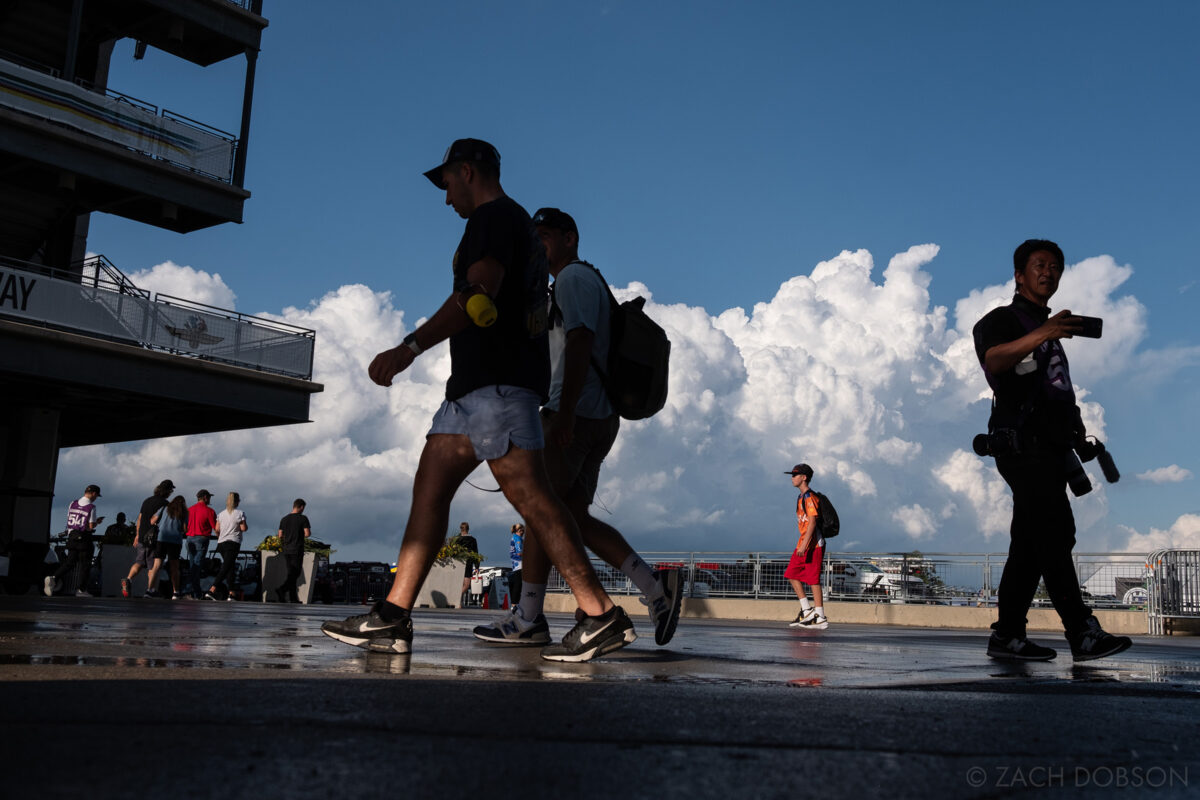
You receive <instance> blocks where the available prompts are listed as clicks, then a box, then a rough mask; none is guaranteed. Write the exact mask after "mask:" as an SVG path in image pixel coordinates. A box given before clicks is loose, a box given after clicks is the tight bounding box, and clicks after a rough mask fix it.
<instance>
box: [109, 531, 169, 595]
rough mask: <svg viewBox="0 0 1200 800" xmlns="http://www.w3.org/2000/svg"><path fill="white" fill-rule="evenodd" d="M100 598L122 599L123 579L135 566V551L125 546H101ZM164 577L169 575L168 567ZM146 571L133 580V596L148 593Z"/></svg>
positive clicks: (164, 569) (164, 571) (163, 572)
mask: <svg viewBox="0 0 1200 800" xmlns="http://www.w3.org/2000/svg"><path fill="white" fill-rule="evenodd" d="M100 547H102V548H103V549H102V550H101V551H100V596H101V597H120V596H121V579H122V578H124V577H125V576H126V575H128V574H129V568H130V567H132V566H133V554H134V549H133V548H132V547H130V546H127V545H123V544H106V545H100ZM161 574H163V575H166V574H167V569H166V567H164V568H163V570H162V573H161ZM146 577H147V575H146V570H144V569H143V570H142V571H141V572H139V573H138V574H137V575H136V576H134V579H133V596H134V597H141V596H142V595H144V594H145V593H146Z"/></svg>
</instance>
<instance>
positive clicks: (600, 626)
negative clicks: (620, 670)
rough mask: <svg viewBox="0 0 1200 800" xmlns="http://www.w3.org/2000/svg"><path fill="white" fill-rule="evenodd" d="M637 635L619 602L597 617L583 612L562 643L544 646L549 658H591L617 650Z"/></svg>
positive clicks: (571, 659)
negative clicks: (618, 604) (584, 614)
mask: <svg viewBox="0 0 1200 800" xmlns="http://www.w3.org/2000/svg"><path fill="white" fill-rule="evenodd" d="M636 638H637V633H636V632H634V630H633V623H632V622H630V621H629V615H627V614H626V613H625V610H624V609H623V608H621V607H620V606H613V607H612V609H610V610H609V612H608V613H607V614H601V615H600V616H598V617H588V616H584V617H583V619H581V620H579V622H578V623H576V625H575V627H574V628H571V630H570V632H569V633H567V635H566V636H564V637H563V640H562V643H561V644H552V645H550V646H549V647H546V648H544V649H543V650H542V658H544V659H546V660H547V661H591V660H592V659H593V658H595V657H596V656H602V655H604V654H605V653H611V652H612V651H613V650H618V649H620V648H622V647H624V646H625V645H627V644H629V643H630V642H632V641H633V640H634V639H636Z"/></svg>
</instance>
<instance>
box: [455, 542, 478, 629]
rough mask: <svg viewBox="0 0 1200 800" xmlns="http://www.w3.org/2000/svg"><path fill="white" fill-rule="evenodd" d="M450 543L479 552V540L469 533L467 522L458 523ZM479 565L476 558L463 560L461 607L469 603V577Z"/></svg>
mask: <svg viewBox="0 0 1200 800" xmlns="http://www.w3.org/2000/svg"><path fill="white" fill-rule="evenodd" d="M450 543H451V544H458V545H460V546H461V547H463V548H464V549H466V550H469V551H470V552H472V553H478V552H479V542H478V541H476V540H475V537H474V536H472V535H471V525H470V523H468V522H460V523H459V525H458V533H456V534H454V536H452V537H450ZM478 567H479V559H478V558H468V559H466V560H465V561H464V562H463V570H464V571H463V585H462V599H461V600H460V601H459V606H460V607H461V608H466V607H467V606H468V605H470V598H471V578H472V576H474V574H475V570H476V569H477V568H478Z"/></svg>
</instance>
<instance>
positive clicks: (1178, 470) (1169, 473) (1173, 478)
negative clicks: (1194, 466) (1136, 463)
mask: <svg viewBox="0 0 1200 800" xmlns="http://www.w3.org/2000/svg"><path fill="white" fill-rule="evenodd" d="M1191 477H1192V471H1191V470H1190V469H1184V468H1183V467H1181V466H1179V465H1178V464H1171V465H1170V466H1167V467H1159V468H1158V469H1149V470H1146V471H1145V472H1139V473H1138V479H1139V480H1143V481H1149V482H1150V483H1183V482H1184V481H1186V480H1188V479H1189V478H1191Z"/></svg>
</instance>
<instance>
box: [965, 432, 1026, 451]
mask: <svg viewBox="0 0 1200 800" xmlns="http://www.w3.org/2000/svg"><path fill="white" fill-rule="evenodd" d="M971 449H972V450H974V451H975V455H977V456H1007V455H1010V454H1011V453H1019V452H1020V451H1021V448H1020V447H1019V446H1018V444H1017V432H1016V431H1015V430H1014V429H1012V428H997V429H996V430H994V431H991V432H989V433H981V434H979V435H978V436H976V437H975V438H974V439H972V440H971Z"/></svg>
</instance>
